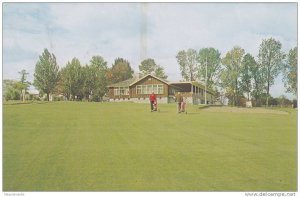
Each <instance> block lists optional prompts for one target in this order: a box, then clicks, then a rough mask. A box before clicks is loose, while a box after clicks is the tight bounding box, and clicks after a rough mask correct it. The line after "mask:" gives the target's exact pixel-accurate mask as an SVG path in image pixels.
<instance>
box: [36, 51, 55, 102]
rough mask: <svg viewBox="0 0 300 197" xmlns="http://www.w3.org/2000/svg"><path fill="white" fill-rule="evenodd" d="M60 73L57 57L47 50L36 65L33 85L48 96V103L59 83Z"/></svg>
mask: <svg viewBox="0 0 300 197" xmlns="http://www.w3.org/2000/svg"><path fill="white" fill-rule="evenodd" d="M58 71H59V67H58V65H57V63H56V58H55V55H54V54H51V53H50V52H49V51H48V50H47V49H45V50H44V52H43V54H42V55H41V56H39V60H38V62H37V63H36V65H35V72H34V83H33V84H34V86H35V87H36V88H37V89H38V90H39V91H42V92H43V93H45V94H47V100H48V101H49V95H50V94H51V93H53V91H54V89H55V86H56V83H57V81H58Z"/></svg>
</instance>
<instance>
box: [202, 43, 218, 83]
mask: <svg viewBox="0 0 300 197" xmlns="http://www.w3.org/2000/svg"><path fill="white" fill-rule="evenodd" d="M220 56H221V53H220V52H219V51H218V50H216V49H214V48H203V49H201V50H200V51H199V55H198V63H199V68H198V77H199V80H200V81H201V80H202V81H203V80H205V78H206V66H207V87H208V88H213V87H214V86H215V85H216V81H217V78H218V75H219V71H220V69H221V57H220Z"/></svg>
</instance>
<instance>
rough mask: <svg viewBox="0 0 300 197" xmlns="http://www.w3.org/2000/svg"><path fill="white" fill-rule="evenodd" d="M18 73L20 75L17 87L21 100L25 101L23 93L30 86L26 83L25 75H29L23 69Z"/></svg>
mask: <svg viewBox="0 0 300 197" xmlns="http://www.w3.org/2000/svg"><path fill="white" fill-rule="evenodd" d="M18 73H19V74H20V75H21V77H20V81H19V82H18V85H19V87H20V91H21V93H22V99H23V101H25V93H26V90H27V89H28V87H29V85H30V83H29V82H28V81H27V75H28V74H29V73H28V72H26V70H25V69H23V70H21V71H20V72H18Z"/></svg>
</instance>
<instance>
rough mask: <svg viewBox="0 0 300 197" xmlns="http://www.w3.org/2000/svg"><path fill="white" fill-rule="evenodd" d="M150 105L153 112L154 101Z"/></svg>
mask: <svg viewBox="0 0 300 197" xmlns="http://www.w3.org/2000/svg"><path fill="white" fill-rule="evenodd" d="M150 105H151V111H153V105H154V101H150Z"/></svg>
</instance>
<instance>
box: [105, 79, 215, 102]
mask: <svg viewBox="0 0 300 197" xmlns="http://www.w3.org/2000/svg"><path fill="white" fill-rule="evenodd" d="M107 87H108V88H109V92H108V97H109V101H111V102H123V101H131V102H136V103H148V102H149V94H151V93H152V92H154V93H155V94H156V97H157V100H158V102H159V103H172V102H175V94H176V93H177V92H180V93H181V94H182V95H183V96H184V97H185V98H186V101H187V103H192V104H196V105H197V104H204V103H205V85H203V84H201V83H199V82H195V81H191V82H174V83H173V82H172V83H171V82H168V81H165V80H163V79H160V78H158V77H156V76H153V75H150V74H148V75H146V76H144V77H142V78H137V77H134V78H131V79H127V80H125V81H121V82H119V83H115V84H111V85H109V86H107ZM215 96H216V95H215V92H214V91H212V90H209V89H207V91H206V101H207V104H214V102H215Z"/></svg>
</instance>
